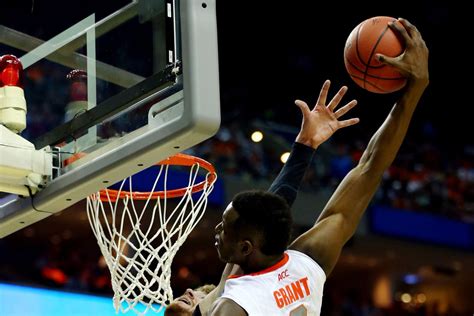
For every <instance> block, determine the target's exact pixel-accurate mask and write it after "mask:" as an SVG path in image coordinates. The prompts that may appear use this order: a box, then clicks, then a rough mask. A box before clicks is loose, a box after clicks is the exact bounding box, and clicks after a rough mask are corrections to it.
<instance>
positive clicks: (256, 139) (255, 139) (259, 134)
mask: <svg viewBox="0 0 474 316" xmlns="http://www.w3.org/2000/svg"><path fill="white" fill-rule="evenodd" d="M251 138H252V141H253V142H254V143H259V142H261V141H262V139H263V134H262V132H260V131H255V132H253V133H252V136H251Z"/></svg>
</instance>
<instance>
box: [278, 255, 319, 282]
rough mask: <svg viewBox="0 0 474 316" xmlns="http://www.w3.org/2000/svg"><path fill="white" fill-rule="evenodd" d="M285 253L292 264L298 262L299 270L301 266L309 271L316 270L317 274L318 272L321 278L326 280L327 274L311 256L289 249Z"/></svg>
mask: <svg viewBox="0 0 474 316" xmlns="http://www.w3.org/2000/svg"><path fill="white" fill-rule="evenodd" d="M285 252H286V253H287V254H288V256H289V258H290V262H291V261H295V260H296V261H298V266H299V268H301V267H302V266H301V265H302V264H303V265H305V266H306V267H307V268H309V269H315V272H318V273H319V274H320V275H321V277H324V278H326V273H325V272H324V270H323V268H322V267H321V265H320V264H319V263H318V262H317V261H316V260H315V259H314V258H313V257H311V256H310V255H308V254H306V253H304V252H302V251H299V250H295V249H287V250H286V251H285Z"/></svg>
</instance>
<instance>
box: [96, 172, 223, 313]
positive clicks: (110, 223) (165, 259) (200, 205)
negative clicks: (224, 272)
mask: <svg viewBox="0 0 474 316" xmlns="http://www.w3.org/2000/svg"><path fill="white" fill-rule="evenodd" d="M158 168H159V170H158V172H157V175H156V179H155V182H154V184H153V188H152V189H151V192H150V193H149V194H148V193H147V194H146V197H143V195H144V194H145V193H139V192H138V194H141V195H142V197H141V198H140V199H141V200H142V201H138V198H139V197H137V192H133V190H132V178H131V177H130V178H128V179H126V180H124V181H123V182H122V184H121V186H120V189H119V190H118V191H109V190H103V191H102V192H98V193H96V194H94V195H91V196H90V197H88V198H87V215H88V217H89V222H90V224H91V227H92V231H93V233H94V235H95V236H96V237H97V243H98V244H99V247H100V250H101V252H102V255H103V256H104V258H105V261H106V262H107V265H108V267H109V269H110V275H111V280H112V288H113V290H114V299H113V302H114V307H115V310H116V312H119V311H121V312H122V313H126V312H128V311H130V310H132V311H133V312H135V313H136V314H138V315H144V314H146V313H147V312H148V311H150V310H153V311H154V312H159V311H161V310H162V309H163V308H164V306H166V305H167V304H169V303H170V302H171V301H172V300H173V292H172V289H171V285H170V278H171V263H172V261H173V258H174V256H175V254H176V252H177V251H178V249H179V248H180V247H181V245H182V244H183V243H184V241H185V240H186V238H187V236H188V235H189V233H191V231H192V230H193V229H194V227H195V226H196V225H197V223H198V222H199V220H200V219H201V218H202V216H203V215H204V212H205V210H206V206H207V200H208V195H209V194H210V193H211V191H212V189H213V184H214V182H215V179H216V176H215V173H212V172H210V171H208V172H207V174H206V181H203V182H201V183H202V184H203V186H202V191H201V192H199V193H197V194H193V188H194V189H195V188H196V186H197V184H196V183H197V179H198V172H199V169H202V168H200V165H199V163H194V164H193V165H192V166H190V173H189V179H188V183H187V188H185V190H184V195H182V194H183V193H181V194H180V195H182V197H181V198H180V199H169V196H168V195H167V182H168V170H169V165H160V166H159V167H158ZM125 181H129V189H127V190H126V191H125V190H124V191H122V188H123V187H124V183H125ZM159 181H162V182H163V184H164V188H163V189H162V191H160V192H156V191H155V189H156V188H157V184H158V182H159ZM157 193H158V194H157ZM193 195H194V196H193ZM117 196H120V198H117Z"/></svg>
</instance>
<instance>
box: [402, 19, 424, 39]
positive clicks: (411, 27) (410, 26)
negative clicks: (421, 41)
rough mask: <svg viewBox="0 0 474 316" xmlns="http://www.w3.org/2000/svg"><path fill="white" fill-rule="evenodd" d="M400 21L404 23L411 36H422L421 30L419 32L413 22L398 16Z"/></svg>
mask: <svg viewBox="0 0 474 316" xmlns="http://www.w3.org/2000/svg"><path fill="white" fill-rule="evenodd" d="M398 22H400V24H402V25H403V27H404V28H405V29H406V30H407V33H408V34H409V35H410V37H415V36H420V32H418V29H417V28H416V26H414V25H413V24H411V23H410V22H409V21H408V20H406V19H404V18H398Z"/></svg>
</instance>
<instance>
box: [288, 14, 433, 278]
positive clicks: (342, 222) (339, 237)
mask: <svg viewBox="0 0 474 316" xmlns="http://www.w3.org/2000/svg"><path fill="white" fill-rule="evenodd" d="M399 22H400V23H401V24H402V25H403V27H404V28H402V27H399V26H397V25H396V24H395V23H391V24H389V26H390V27H391V28H393V29H395V30H396V31H398V32H399V33H400V34H401V35H402V36H403V38H404V39H405V43H406V50H405V52H404V53H403V54H402V55H400V56H398V57H396V58H389V57H386V56H382V55H379V56H378V57H379V60H380V61H382V62H384V63H386V64H388V65H391V66H393V67H396V68H398V70H399V71H400V72H401V73H402V74H403V75H404V76H405V77H406V78H407V79H408V83H407V86H406V87H405V93H404V94H403V95H402V97H401V98H400V100H399V101H398V102H396V103H395V105H394V107H393V108H392V110H391V112H390V114H389V115H388V117H387V118H386V120H385V122H384V123H383V124H382V126H381V127H380V128H379V129H378V131H377V132H376V133H375V134H374V136H373V137H372V139H371V140H370V142H369V145H368V147H367V149H366V150H365V152H364V154H363V155H362V158H361V159H360V161H359V164H358V165H357V166H356V167H355V168H354V169H352V171H351V172H349V173H348V174H347V176H346V177H345V178H344V180H343V181H342V182H341V184H340V185H339V187H338V188H337V189H336V191H335V192H334V194H333V195H332V197H331V199H330V200H329V202H328V203H327V205H326V207H325V208H324V210H323V212H322V213H321V215H320V217H319V218H318V220H317V222H316V225H315V226H314V227H313V228H311V229H310V230H309V231H307V232H306V233H304V234H303V235H301V236H300V237H298V238H297V239H296V240H295V241H294V243H293V244H292V245H291V247H290V248H291V249H295V250H299V251H302V252H304V253H306V254H308V255H310V256H311V257H313V258H314V259H315V260H316V261H317V262H318V263H319V264H320V265H321V266H322V268H323V269H324V271H325V272H326V275H328V274H329V273H330V272H331V271H332V269H333V268H334V265H335V264H336V262H337V259H338V257H339V255H340V252H341V250H342V247H343V246H344V244H345V243H346V242H347V241H348V240H349V238H350V237H351V236H352V235H353V234H354V232H355V230H356V227H357V225H358V223H359V221H360V218H361V217H362V214H363V213H364V211H365V209H366V208H367V206H368V204H369V202H370V200H371V199H372V196H373V195H374V193H375V191H376V190H377V187H378V185H379V183H380V180H381V178H382V175H383V173H384V171H385V170H386V169H387V168H388V167H389V166H390V164H391V163H392V162H393V160H394V158H395V156H396V154H397V152H398V149H399V148H400V145H401V143H402V141H403V139H404V138H405V134H406V132H407V129H408V126H409V123H410V120H411V118H412V115H413V112H414V110H415V108H416V105H417V104H418V101H419V100H420V98H421V96H422V94H423V92H424V90H425V88H426V87H427V85H428V82H429V79H428V48H427V47H426V45H425V42H424V41H423V39H422V37H421V35H420V33H419V32H418V30H417V29H416V28H415V26H413V25H412V24H410V23H409V22H408V21H407V20H404V19H399Z"/></svg>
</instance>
